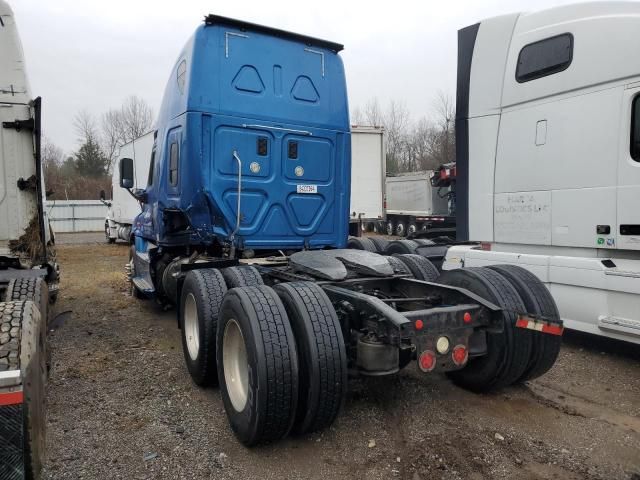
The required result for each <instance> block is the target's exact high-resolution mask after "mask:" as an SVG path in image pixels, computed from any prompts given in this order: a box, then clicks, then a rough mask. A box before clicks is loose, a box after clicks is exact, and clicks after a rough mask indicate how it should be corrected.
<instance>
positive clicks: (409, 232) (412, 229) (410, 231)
mask: <svg viewBox="0 0 640 480" xmlns="http://www.w3.org/2000/svg"><path fill="white" fill-rule="evenodd" d="M417 231H418V227H416V224H415V223H410V224H409V226H408V227H407V236H409V235H414V234H415V233H416V232H417Z"/></svg>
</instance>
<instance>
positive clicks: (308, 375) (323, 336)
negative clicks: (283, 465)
mask: <svg viewBox="0 0 640 480" xmlns="http://www.w3.org/2000/svg"><path fill="white" fill-rule="evenodd" d="M274 290H275V291H276V293H277V294H278V296H279V297H280V299H281V300H282V303H283V304H284V308H285V310H286V311H287V315H288V316H289V321H290V323H291V328H292V329H293V334H294V336H295V339H296V347H297V351H298V366H299V390H298V409H297V414H296V419H295V421H294V424H293V431H295V432H296V433H301V434H302V433H309V432H315V431H318V430H322V429H324V428H326V427H328V426H330V425H331V424H332V423H333V421H334V420H335V419H336V417H337V416H338V413H339V412H340V409H341V408H342V404H343V402H344V397H345V393H346V390H347V367H348V366H347V352H346V348H345V344H344V338H343V336H342V328H341V326H340V321H339V320H338V316H337V315H336V312H335V310H334V308H333V305H332V304H331V300H329V297H327V294H326V293H325V292H324V290H322V288H320V287H319V286H318V285H317V284H315V283H312V282H291V283H281V284H279V285H277V286H276V287H274Z"/></svg>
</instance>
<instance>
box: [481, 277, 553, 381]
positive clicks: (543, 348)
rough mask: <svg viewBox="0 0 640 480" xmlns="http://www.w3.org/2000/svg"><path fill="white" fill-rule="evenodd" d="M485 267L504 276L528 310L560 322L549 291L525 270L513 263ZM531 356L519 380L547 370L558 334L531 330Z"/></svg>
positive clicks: (530, 378)
mask: <svg viewBox="0 0 640 480" xmlns="http://www.w3.org/2000/svg"><path fill="white" fill-rule="evenodd" d="M487 268H490V269H492V270H495V271H496V272H498V273H499V274H500V275H502V276H503V277H505V278H507V279H508V280H509V281H510V282H511V284H512V285H513V286H514V287H515V289H516V290H517V291H518V294H519V295H520V297H521V298H522V301H523V302H524V305H525V307H526V309H527V312H528V313H532V314H535V315H541V316H543V317H546V318H548V319H549V320H552V321H554V322H558V323H561V322H562V320H561V319H560V313H559V312H558V307H557V306H556V302H555V301H554V299H553V297H552V296H551V293H550V292H549V290H548V289H547V287H545V286H544V284H543V283H542V282H541V281H540V279H539V278H538V277H536V276H535V275H534V274H533V273H531V272H530V271H529V270H526V269H524V268H522V267H519V266H517V265H491V266H489V267H487ZM531 335H532V336H533V341H532V345H531V358H530V359H529V364H528V365H527V369H526V370H525V372H524V373H523V374H522V377H520V381H522V382H524V381H527V380H533V379H534V378H538V377H540V376H541V375H544V374H545V373H547V372H548V371H549V370H550V369H551V367H552V366H553V365H554V363H555V362H556V360H557V359H558V354H559V353H560V346H561V345H562V337H561V336H559V335H548V334H544V333H541V332H532V333H531Z"/></svg>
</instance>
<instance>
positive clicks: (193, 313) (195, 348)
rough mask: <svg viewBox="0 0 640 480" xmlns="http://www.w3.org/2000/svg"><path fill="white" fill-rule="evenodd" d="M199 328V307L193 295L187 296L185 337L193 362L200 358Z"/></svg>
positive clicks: (185, 303) (185, 304)
mask: <svg viewBox="0 0 640 480" xmlns="http://www.w3.org/2000/svg"><path fill="white" fill-rule="evenodd" d="M199 330H200V328H199V326H198V307H197V306H196V297H194V296H193V293H190V294H188V295H187V298H186V300H185V302H184V335H185V338H186V340H187V351H188V352H189V357H191V360H194V361H195V360H196V359H197V358H198V352H199V351H200V335H199V333H200V332H199Z"/></svg>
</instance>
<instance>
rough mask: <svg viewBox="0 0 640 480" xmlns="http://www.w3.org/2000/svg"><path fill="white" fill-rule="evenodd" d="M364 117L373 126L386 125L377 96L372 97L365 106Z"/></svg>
mask: <svg viewBox="0 0 640 480" xmlns="http://www.w3.org/2000/svg"><path fill="white" fill-rule="evenodd" d="M364 119H365V121H366V122H367V124H369V125H371V126H373V127H380V126H383V125H384V115H383V114H382V109H381V108H380V103H379V102H378V99H377V98H372V99H371V100H369V101H368V102H367V104H366V105H365V106H364Z"/></svg>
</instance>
